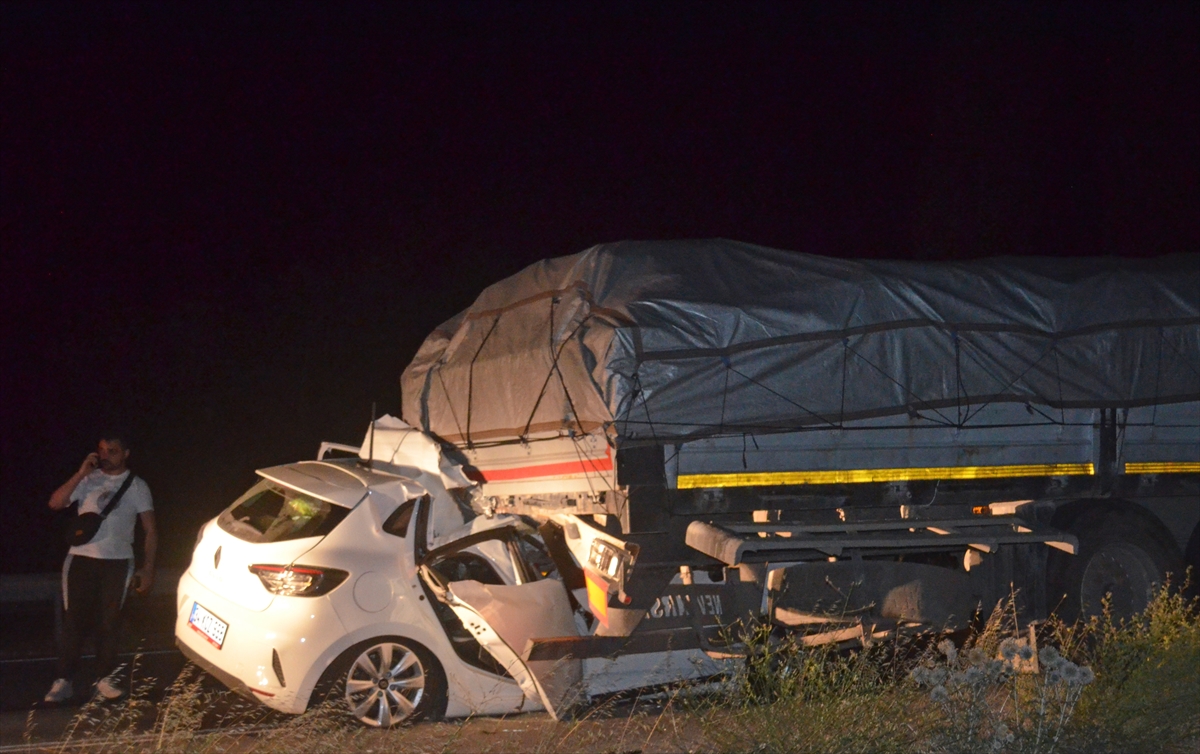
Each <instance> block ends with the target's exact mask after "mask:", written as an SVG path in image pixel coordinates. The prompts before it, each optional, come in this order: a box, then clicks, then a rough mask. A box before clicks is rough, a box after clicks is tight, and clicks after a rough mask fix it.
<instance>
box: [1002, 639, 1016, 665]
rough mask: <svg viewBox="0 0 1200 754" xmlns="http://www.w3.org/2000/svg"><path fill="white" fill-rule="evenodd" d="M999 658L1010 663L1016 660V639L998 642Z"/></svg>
mask: <svg viewBox="0 0 1200 754" xmlns="http://www.w3.org/2000/svg"><path fill="white" fill-rule="evenodd" d="M1000 656H1001V657H1003V658H1004V659H1005V660H1008V661H1009V662H1012V661H1013V660H1015V659H1016V658H1017V641H1016V639H1005V640H1004V641H1002V642H1000Z"/></svg>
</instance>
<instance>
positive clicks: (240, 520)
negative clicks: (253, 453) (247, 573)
mask: <svg viewBox="0 0 1200 754" xmlns="http://www.w3.org/2000/svg"><path fill="white" fill-rule="evenodd" d="M349 512H350V510H349V509H348V508H343V507H342V506H340V505H334V504H333V503H329V502H326V501H324V500H318V499H317V498H314V497H310V496H308V495H305V494H304V493H302V492H297V491H296V490H292V489H288V488H287V487H282V486H279V485H276V484H273V483H271V482H268V481H266V480H263V481H260V482H259V483H258V484H256V485H254V486H253V487H251V488H250V490H249V491H248V492H247V493H246V494H245V495H242V496H241V497H240V498H238V499H237V500H236V501H235V502H234V503H233V505H231V506H229V508H227V509H226V510H225V511H224V512H223V513H222V514H221V515H220V516H219V517H218V518H217V525H218V526H220V527H221V528H222V529H224V530H225V531H227V532H229V533H230V534H232V535H234V536H235V537H237V538H238V539H242V540H245V541H247V542H255V543H262V542H284V541H287V540H289V539H302V538H304V537H320V536H324V535H326V534H328V533H329V532H331V531H333V528H334V527H335V526H337V525H338V524H339V523H341V521H342V519H343V518H345V517H346V515H347V514H348V513H349Z"/></svg>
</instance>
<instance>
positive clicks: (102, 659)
mask: <svg viewBox="0 0 1200 754" xmlns="http://www.w3.org/2000/svg"><path fill="white" fill-rule="evenodd" d="M97 562H98V563H99V564H100V569H99V570H100V584H99V590H98V591H99V597H100V605H99V607H100V614H99V615H97V616H96V618H97V620H98V624H97V630H96V674H97V675H99V676H100V677H101V678H104V677H106V676H108V675H110V674H112V672H113V671H115V670H116V669H117V646H118V643H119V641H120V629H121V608H122V606H124V604H125V591H126V589H127V588H128V586H129V576H130V563H129V561H128V560H101V561H97Z"/></svg>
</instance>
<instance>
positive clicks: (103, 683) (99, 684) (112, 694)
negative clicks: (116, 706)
mask: <svg viewBox="0 0 1200 754" xmlns="http://www.w3.org/2000/svg"><path fill="white" fill-rule="evenodd" d="M96 693H97V694H99V695H100V696H102V697H104V698H105V699H107V700H109V701H110V702H111V701H112V700H113V699H120V698H121V697H123V696H125V690H124V689H122V688H121V679H120V678H118V677H117V676H115V675H106V676H104V677H103V678H101V679H100V680H99V681H96Z"/></svg>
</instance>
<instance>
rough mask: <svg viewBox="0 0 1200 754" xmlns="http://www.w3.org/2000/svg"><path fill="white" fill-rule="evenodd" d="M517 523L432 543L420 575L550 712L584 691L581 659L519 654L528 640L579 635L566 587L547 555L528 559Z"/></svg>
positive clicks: (557, 712) (565, 711)
mask: <svg viewBox="0 0 1200 754" xmlns="http://www.w3.org/2000/svg"><path fill="white" fill-rule="evenodd" d="M522 537H525V538H526V545H528V544H529V543H530V542H532V537H531V535H530V534H529V533H527V532H522V531H520V530H519V528H518V527H516V526H502V527H500V528H498V529H493V530H489V531H484V532H479V533H478V534H473V535H470V536H467V537H464V538H462V539H460V540H458V541H456V542H452V543H450V544H448V545H445V546H443V547H440V548H438V549H437V550H435V551H433V552H431V553H429V554H428V555H427V556H426V557H425V558H423V560H422V574H423V575H424V576H425V580H426V583H429V584H430V585H431V588H432V589H433V591H434V593H435V595H436V597H437V598H438V599H439V600H441V601H443V602H445V603H446V604H447V605H449V606H450V608H451V609H452V610H453V611H454V613H455V615H457V616H458V618H459V620H461V621H462V623H463V626H464V627H465V628H466V629H467V630H468V631H470V632H471V634H472V635H473V636H474V637H475V639H476V641H478V642H479V643H480V645H481V646H483V648H484V649H485V650H486V651H487V652H488V653H489V654H490V655H491V656H492V657H493V658H495V660H496V661H497V663H499V664H500V666H501V667H502V668H504V670H505V671H506V672H507V673H508V674H509V675H511V676H512V677H513V679H514V680H515V681H516V682H517V684H518V685H520V687H521V690H522V691H524V692H525V695H526V697H527V698H529V699H538V700H540V701H541V702H542V704H543V706H544V707H545V708H546V710H547V711H548V712H550V714H551V715H552V716H554V717H555V719H561V718H563V717H566V716H568V715H569V714H570V710H571V709H572V708H573V707H574V706H575V705H576V704H577V703H578V702H579V701H581V700H582V699H583V698H584V697H585V696H586V694H585V692H584V689H583V688H582V686H583V664H582V662H581V661H579V660H576V659H573V658H567V659H563V660H554V661H550V660H541V661H526V660H525V659H524V653H525V650H526V648H527V645H528V643H529V641H530V640H532V639H545V638H552V637H562V636H570V637H575V636H579V630H578V627H577V625H576V622H575V616H574V611H573V610H572V607H571V603H570V599H569V598H568V596H567V590H566V588H565V587H564V585H563V583H562V581H561V580H559V579H558V578H557V574H556V573H554V572H553V571H552V565H548V564H549V563H550V561H549V558H548V557H547V558H546V559H545V561H544V562H531V558H530V557H528V552H529V547H528V546H526V547H522V546H521V545H520V544H519V541H520V539H521V538H522Z"/></svg>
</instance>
